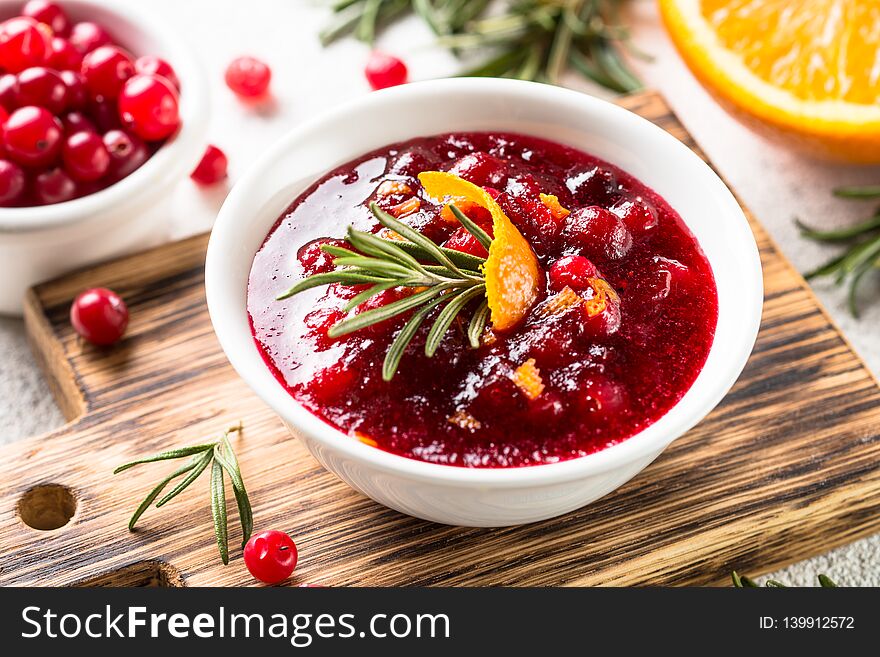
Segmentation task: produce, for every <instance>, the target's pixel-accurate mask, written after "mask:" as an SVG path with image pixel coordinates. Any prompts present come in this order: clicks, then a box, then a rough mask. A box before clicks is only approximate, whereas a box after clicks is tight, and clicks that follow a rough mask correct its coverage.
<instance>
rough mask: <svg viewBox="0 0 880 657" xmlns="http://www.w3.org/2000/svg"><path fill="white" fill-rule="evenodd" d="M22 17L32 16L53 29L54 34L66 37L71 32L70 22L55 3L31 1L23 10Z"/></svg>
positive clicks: (42, 0) (40, 0)
mask: <svg viewBox="0 0 880 657" xmlns="http://www.w3.org/2000/svg"><path fill="white" fill-rule="evenodd" d="M21 14H22V16H30V17H31V18H33V19H34V20H36V21H39V22H40V23H43V24H44V25H48V26H49V27H50V28H52V32H53V34H58V35H60V36H65V35H67V33H68V32H69V31H70V20H69V19H68V18H67V14H66V13H65V12H64V10H63V9H62V8H61V7H60V6H59V5H58V4H56V3H54V2H47V0H30V1H29V2H27V3H26V4H25V6H24V8H23V9H22V10H21Z"/></svg>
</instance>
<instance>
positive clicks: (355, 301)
mask: <svg viewBox="0 0 880 657" xmlns="http://www.w3.org/2000/svg"><path fill="white" fill-rule="evenodd" d="M397 285H398V282H397V281H390V282H388V283H376V284H375V285H373V286H371V287H370V288H369V289H366V290H364V291H363V292H359V293H358V294H356V295H354V296H353V297H352V298H351V300H350V301H349V302H348V303H347V304H345V306H344V307H343V308H342V312H345V313H350V312H351V311H352V310H354V309H355V308H357V307H358V306H359V305H361V304H362V303H364V302H365V301H367V300H368V299H372V298H373V297H374V296H376V295H377V294H381V293H382V292H384V291H385V290H390V289H391V288H392V287H397Z"/></svg>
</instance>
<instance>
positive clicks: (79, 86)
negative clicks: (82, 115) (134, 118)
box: [58, 71, 115, 113]
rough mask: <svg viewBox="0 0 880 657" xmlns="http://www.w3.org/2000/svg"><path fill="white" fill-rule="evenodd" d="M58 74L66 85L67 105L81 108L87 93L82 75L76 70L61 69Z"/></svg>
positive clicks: (87, 95)
mask: <svg viewBox="0 0 880 657" xmlns="http://www.w3.org/2000/svg"><path fill="white" fill-rule="evenodd" d="M58 75H60V76H61V79H62V80H64V84H66V85H67V106H68V107H69V108H70V109H75V110H81V109H83V108H84V107H85V106H86V101H87V100H88V98H89V94H88V91H86V83H85V80H83V77H82V75H80V74H79V73H77V72H76V71H61V72H60V73H59V74H58ZM114 113H115V110H114Z"/></svg>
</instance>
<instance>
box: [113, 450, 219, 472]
mask: <svg viewBox="0 0 880 657" xmlns="http://www.w3.org/2000/svg"><path fill="white" fill-rule="evenodd" d="M212 447H214V444H213V443H211V444H210V445H193V446H192V447H181V448H179V449H171V450H168V451H167V452H160V453H158V454H156V455H154V456H148V457H147V458H143V459H138V460H137V461H130V462H129V463H125V464H123V465H120V466H119V467H118V468H116V469H115V470H114V471H113V474H119V473H120V472H123V471H124V470H128V469H129V468H133V467H134V466H136V465H140V464H141V463H154V462H156V461H167V460H168V459H180V458H183V457H184V456H192V455H193V454H201V453H202V452H205V451H207V450H209V449H211V448H212Z"/></svg>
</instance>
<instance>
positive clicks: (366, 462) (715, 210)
mask: <svg viewBox="0 0 880 657" xmlns="http://www.w3.org/2000/svg"><path fill="white" fill-rule="evenodd" d="M463 130H484V131H487V130H488V131H511V132H520V133H525V134H530V135H534V136H538V137H543V138H546V139H550V140H554V141H558V142H562V143H563V144H568V145H570V146H574V147H576V148H579V149H581V150H584V151H586V152H588V153H592V154H594V155H597V156H599V157H601V158H603V159H605V160H607V161H609V162H611V163H612V164H615V165H617V166H619V167H621V168H622V169H624V170H625V171H628V172H629V173H631V174H633V175H635V176H636V177H637V178H638V179H639V180H641V181H642V182H644V183H646V184H647V185H649V186H650V187H652V188H653V189H654V190H656V191H657V192H658V193H659V194H660V195H661V196H663V197H664V198H665V199H666V200H667V201H668V202H669V203H670V205H671V206H672V207H673V208H675V209H676V210H677V211H678V212H679V213H680V214H681V217H682V219H683V220H684V221H685V223H686V224H687V225H688V227H689V228H690V229H691V230H692V231H693V233H694V234H695V235H696V237H697V239H698V240H699V242H700V244H701V245H702V247H703V250H704V251H705V253H706V256H707V257H708V259H709V262H710V263H711V265H712V269H713V271H714V273H715V278H716V282H717V286H718V302H719V313H718V327H717V331H716V334H715V340H714V342H713V344H712V348H711V350H710V353H709V356H708V359H707V361H706V365H705V367H704V368H703V370H702V372H701V373H700V375H699V376H698V377H697V380H696V382H695V383H694V385H693V387H692V388H691V389H690V390H689V391H688V392H687V393H686V394H685V395H684V397H683V398H682V400H681V401H680V402H679V403H678V404H677V405H676V406H675V407H674V408H672V409H671V410H670V411H669V413H667V414H666V415H665V416H663V417H662V418H661V419H660V420H658V421H657V422H655V423H654V424H653V425H651V426H650V427H648V428H647V429H645V430H644V431H642V432H641V433H639V434H637V435H635V436H633V437H631V438H630V439H628V440H626V441H623V442H622V443H620V444H618V445H615V446H613V447H610V448H608V449H605V450H603V451H601V452H598V453H596V454H591V455H589V456H584V457H581V458H576V459H572V460H569V461H563V462H561V463H555V464H551V465H538V466H532V467H523V468H501V469H488V468H484V469H479V468H475V469H469V468H460V467H450V466H444V465H435V464H431V463H425V462H422V461H417V460H413V459H408V458H404V457H402V456H397V455H394V454H390V453H388V452H384V451H382V450H380V449H376V448H374V447H370V446H368V445H365V444H364V443H362V442H360V441H357V440H353V439H351V438H350V437H348V436H346V435H344V434H343V433H341V432H339V431H337V430H336V429H334V428H332V427H331V426H330V425H328V424H326V423H325V422H324V421H323V420H321V419H319V418H318V417H316V416H314V415H312V414H311V413H310V412H309V411H308V410H306V409H305V408H303V407H302V406H301V405H300V404H299V403H298V402H297V401H296V400H294V399H293V398H292V397H291V396H290V395H289V394H288V393H287V392H286V391H285V390H284V388H283V387H282V386H281V384H279V383H278V381H277V380H276V379H275V377H274V376H273V375H272V373H271V372H270V371H269V369H268V368H267V367H266V365H265V364H264V362H263V360H262V358H261V356H260V353H259V352H258V350H257V347H256V345H255V344H254V340H253V338H252V336H251V331H250V327H249V324H248V314H247V309H246V294H247V280H248V273H249V272H250V268H251V262H252V260H253V257H254V254H255V253H256V251H257V250H258V249H259V247H260V245H261V244H262V242H263V239H264V238H265V236H266V233H267V232H268V231H269V229H270V228H271V227H272V225H273V224H274V222H275V220H276V219H277V218H278V216H279V215H280V214H281V213H282V212H283V211H284V209H285V208H286V207H287V206H288V205H289V204H290V202H291V201H293V199H295V198H296V197H297V196H298V195H299V194H300V193H301V192H302V191H303V190H304V189H305V188H306V187H307V186H308V185H309V184H310V183H312V182H314V181H315V180H316V179H317V178H319V177H320V176H321V175H323V174H324V173H325V172H327V171H328V170H330V169H333V168H335V167H336V166H338V165H340V164H343V163H345V162H347V161H349V160H352V159H354V158H355V157H357V156H359V155H361V154H363V153H365V152H367V151H370V150H372V149H375V148H380V147H382V146H385V145H387V144H390V143H393V142H397V141H402V140H406V139H410V138H413V137H418V136H424V135H432V134H438V133H443V132H455V131H463ZM291 247H292V248H293V245H291ZM206 286H207V296H208V307H209V310H210V313H211V320H212V321H213V323H214V330H215V331H216V332H217V336H218V337H219V339H220V344H221V345H222V346H223V349H224V350H225V352H226V355H227V357H228V358H229V360H230V362H231V363H232V365H233V366H234V367H235V369H236V370H237V371H238V373H239V374H240V375H241V376H242V378H244V380H245V381H246V382H247V383H248V385H250V387H251V388H252V389H253V390H254V391H255V392H256V393H257V394H258V395H259V396H260V397H261V398H262V399H263V400H264V401H265V402H266V403H267V404H269V406H271V407H272V408H273V409H274V410H275V412H276V413H278V415H280V416H281V418H282V420H283V421H284V423H285V424H286V425H287V426H288V428H289V429H290V431H291V432H292V433H293V434H294V435H296V436H298V437H299V438H300V439H302V440H303V441H304V442H305V444H306V446H307V447H308V449H309V451H311V453H312V454H313V455H314V456H315V458H316V459H318V461H319V462H320V463H321V464H322V465H324V467H326V468H327V469H328V470H330V471H331V472H333V473H335V474H336V475H337V476H339V477H340V478H341V479H343V480H344V481H346V482H347V483H348V484H350V485H351V486H352V487H353V488H355V489H357V490H359V491H360V492H362V493H364V494H365V495H368V496H369V497H371V498H373V499H374V500H376V501H377V502H380V503H381V504H384V505H386V506H389V507H391V508H393V509H397V510H398V511H401V512H403V513H407V514H409V515H412V516H417V517H419V518H424V519H427V520H433V521H436V522H441V523H446V524H452V525H465V526H481V527H497V526H505V525H516V524H520V523H527V522H532V521H537V520H543V519H546V518H551V517H553V516H558V515H560V514H563V513H566V512H567V511H571V510H573V509H577V508H579V507H581V506H584V505H585V504H588V503H589V502H592V501H593V500H595V499H597V498H599V497H601V496H602V495H605V494H606V493H608V492H609V491H612V490H614V489H615V488H617V487H618V486H620V485H621V484H623V483H624V482H626V481H628V480H629V479H630V478H632V477H633V476H635V475H636V474H637V473H638V472H639V471H640V470H642V469H643V468H644V467H645V466H647V465H648V464H649V463H650V462H651V461H653V460H654V459H655V458H656V457H657V456H658V455H659V454H660V452H662V451H663V449H664V448H665V447H666V446H667V445H669V443H671V442H672V441H673V440H675V439H676V438H678V437H679V436H681V435H682V434H683V433H685V432H686V431H687V430H688V429H690V428H691V427H693V426H694V425H695V424H696V423H697V422H699V421H700V420H701V419H702V418H703V417H704V416H705V415H706V414H707V413H708V412H709V411H711V410H712V408H714V407H715V405H716V404H717V403H718V402H719V401H721V399H722V397H724V395H725V394H726V393H727V391H728V390H729V389H730V387H731V385H733V383H734V381H735V380H736V378H737V377H738V376H739V374H740V372H741V371H742V368H743V366H744V365H745V363H746V360H747V358H748V356H749V354H750V352H751V350H752V347H753V345H754V342H755V337H756V335H757V331H758V324H759V321H760V317H761V305H762V300H763V286H762V276H761V263H760V259H759V257H758V249H757V246H756V245H755V240H754V238H753V236H752V232H751V230H750V228H749V225H748V222H747V221H746V218H745V216H744V215H743V213H742V210H741V209H740V207H739V205H738V204H737V202H736V200H735V199H734V198H733V196H732V195H731V193H730V192H729V191H728V189H727V188H726V187H725V186H724V183H722V182H721V180H720V179H719V178H718V176H716V175H715V173H714V172H713V171H712V169H711V168H709V167H708V166H707V165H706V164H705V163H704V162H703V161H702V160H701V159H700V158H698V157H697V156H696V155H695V154H694V153H693V152H691V151H690V150H689V149H688V148H687V147H685V146H684V145H683V144H682V143H681V142H679V141H677V140H676V139H674V138H673V137H672V136H670V135H669V134H668V133H666V132H664V131H663V130H661V129H660V128H658V127H657V126H655V125H653V124H652V123H650V122H648V121H646V120H645V119H643V118H640V117H639V116H637V115H635V114H632V113H631V112H628V111H626V110H624V109H621V108H620V107H617V106H615V105H612V104H610V103H607V102H604V101H601V100H598V99H596V98H592V97H590V96H587V95H584V94H581V93H577V92H574V91H569V90H565V89H560V88H558V87H552V86H549V85H542V84H534V83H528V82H519V81H512V80H497V79H450V80H437V81H430V82H419V83H414V84H408V85H405V86H402V87H397V88H395V89H389V90H386V91H382V92H375V93H371V94H369V95H367V96H364V97H362V98H359V99H358V100H356V101H354V102H351V103H348V104H346V105H344V106H342V107H339V108H338V109H336V110H335V111H332V112H328V113H327V114H325V115H323V116H321V117H320V118H318V119H316V120H313V121H311V122H309V123H307V124H305V125H302V126H300V127H299V128H298V129H297V130H295V131H293V132H292V133H290V134H289V135H288V136H287V137H286V138H284V139H283V140H281V142H280V143H279V144H277V145H276V146H275V147H274V148H273V149H272V150H271V151H270V152H269V153H267V154H266V155H265V156H264V157H263V158H262V160H261V161H260V162H259V163H258V164H257V165H256V166H255V167H253V168H252V169H251V170H250V171H249V172H248V174H247V175H246V176H245V177H244V178H242V179H241V180H240V182H239V183H238V184H237V185H236V186H235V188H234V189H233V190H232V193H231V194H230V195H229V197H228V198H227V200H226V203H225V204H224V205H223V208H222V209H221V211H220V216H219V217H218V218H217V222H216V224H215V225H214V231H213V233H212V235H211V241H210V245H209V248H208V259H207V271H206ZM291 485H293V486H295V485H296V482H291Z"/></svg>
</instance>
